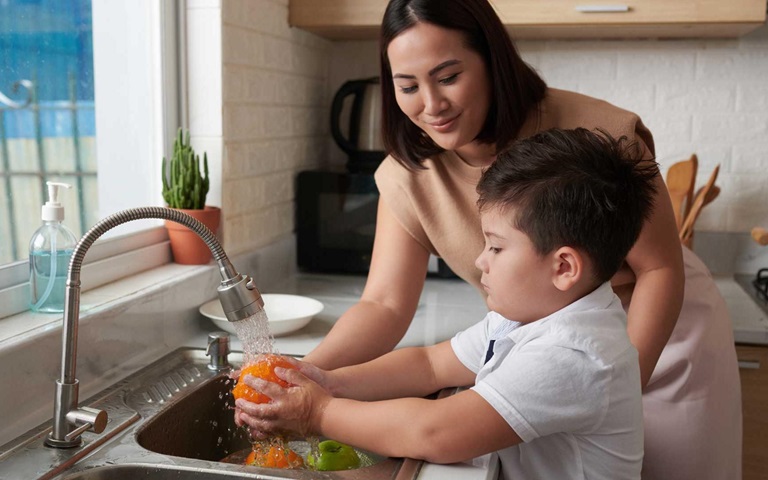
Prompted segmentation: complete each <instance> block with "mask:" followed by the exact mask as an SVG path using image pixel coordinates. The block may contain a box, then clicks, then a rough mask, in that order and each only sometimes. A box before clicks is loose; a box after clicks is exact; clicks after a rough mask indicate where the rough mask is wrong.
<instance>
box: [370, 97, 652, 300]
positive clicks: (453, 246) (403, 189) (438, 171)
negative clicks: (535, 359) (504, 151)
mask: <svg viewBox="0 0 768 480" xmlns="http://www.w3.org/2000/svg"><path fill="white" fill-rule="evenodd" d="M577 127H582V128H586V129H589V130H592V129H594V128H601V129H603V130H605V131H606V132H608V133H609V134H611V135H612V136H613V137H614V138H619V137H621V136H626V137H627V138H629V139H630V140H639V141H640V142H641V143H642V144H644V145H645V146H647V147H648V149H649V150H650V151H651V152H653V148H654V147H653V137H652V136H651V133H650V132H649V131H648V129H647V128H645V126H644V125H643V123H642V121H641V120H640V117H638V116H637V115H635V114H634V113H632V112H628V111H626V110H622V109H620V108H618V107H615V106H613V105H611V104H610V103H607V102H604V101H602V100H598V99H595V98H591V97H587V96H585V95H580V94H577V93H573V92H567V91H564V90H556V89H549V90H548V91H547V94H546V96H545V98H544V100H543V101H542V102H541V103H540V104H539V105H538V108H537V109H535V110H533V111H532V112H531V113H530V115H529V116H528V119H527V120H526V122H525V124H524V125H523V128H522V129H521V131H520V137H519V138H526V137H529V136H531V135H534V134H535V133H538V132H540V131H543V130H547V129H550V128H564V129H569V128H577ZM424 166H425V167H427V170H420V171H417V172H412V171H409V170H407V169H406V168H405V167H403V166H401V165H400V164H399V163H397V162H396V161H395V160H394V159H393V158H392V157H387V158H386V159H385V160H384V162H383V163H382V164H381V166H380V167H379V169H378V170H377V171H376V184H377V186H378V188H379V192H380V194H381V198H382V199H383V201H384V202H385V203H386V204H387V206H388V207H389V208H390V209H391V210H392V212H393V214H394V215H395V217H396V218H397V219H398V221H399V222H400V224H401V225H402V226H403V227H404V228H405V229H406V230H407V231H408V232H409V233H410V234H411V235H412V236H413V238H414V239H416V240H417V241H418V242H419V243H420V244H421V245H423V246H424V247H425V248H426V249H427V250H429V251H430V252H431V253H433V254H435V255H437V256H439V257H441V258H442V259H443V260H444V261H445V262H446V263H447V264H448V266H449V267H450V268H451V270H453V271H454V272H455V273H456V274H457V275H458V276H460V277H461V278H463V279H464V280H466V281H467V282H469V283H470V284H472V285H474V286H475V288H477V289H478V290H480V291H481V292H482V289H481V288H480V271H479V270H478V269H477V268H476V267H475V258H477V256H478V255H479V254H480V252H481V250H482V249H483V235H482V230H481V228H480V216H479V214H478V211H477V206H476V202H477V192H476V191H475V187H476V186H477V183H478V181H479V180H480V176H481V175H482V173H483V172H482V168H480V167H473V166H471V165H468V164H466V163H465V162H464V161H463V160H462V159H461V158H459V157H458V156H457V155H456V154H455V153H454V152H445V153H443V154H441V155H439V156H437V157H435V158H431V159H428V160H426V161H425V162H424ZM483 293H484V292H483Z"/></svg>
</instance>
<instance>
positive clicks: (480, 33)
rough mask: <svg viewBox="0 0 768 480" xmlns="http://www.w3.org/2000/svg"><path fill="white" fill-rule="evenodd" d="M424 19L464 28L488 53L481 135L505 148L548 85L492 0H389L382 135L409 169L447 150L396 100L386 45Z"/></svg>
mask: <svg viewBox="0 0 768 480" xmlns="http://www.w3.org/2000/svg"><path fill="white" fill-rule="evenodd" d="M420 22H424V23H430V24H432V25H436V26H438V27H443V28H448V29H451V30H456V31H458V32H461V33H462V34H463V35H464V37H465V42H466V46H467V47H468V48H470V49H472V50H474V51H475V52H477V53H478V54H480V56H481V57H483V60H484V62H485V66H486V68H487V69H488V78H489V79H490V82H491V102H490V109H489V110H488V116H487V118H486V120H485V125H483V128H482V129H481V131H480V133H479V134H478V136H477V138H476V140H478V141H480V142H482V143H487V144H494V145H496V146H497V148H498V150H499V151H500V150H503V149H504V148H506V147H507V146H509V144H511V143H512V142H513V141H514V140H515V138H516V137H517V133H518V132H519V131H520V128H521V127H522V125H523V123H524V122H525V119H526V117H527V116H528V112H529V111H530V110H531V108H533V107H534V106H535V105H536V104H537V103H539V102H540V101H541V100H542V99H543V98H544V94H545V91H546V88H547V85H546V83H545V82H544V80H542V78H541V77H540V76H539V75H538V74H537V73H536V71H534V70H533V69H532V68H531V67H530V66H528V65H527V64H526V63H525V62H524V61H523V59H522V58H520V55H519V54H518V52H517V50H516V49H515V46H514V44H513V43H512V40H511V39H510V38H509V35H508V34H507V31H506V30H505V29H504V25H503V24H502V23H501V20H500V19H499V17H498V15H496V12H495V11H494V10H493V7H492V6H491V4H490V3H488V0H390V2H389V4H388V5H387V8H386V10H385V12H384V19H383V21H382V25H381V36H380V41H379V49H380V61H381V95H382V136H383V141H384V146H385V148H386V150H387V151H388V152H389V153H390V154H392V156H393V157H394V158H395V160H397V161H398V162H400V164H401V165H403V166H404V167H406V168H408V169H410V170H420V169H423V168H425V167H424V166H423V165H422V162H423V161H424V159H426V158H429V157H433V156H434V155H436V154H438V153H441V152H443V151H444V150H443V149H442V148H441V147H439V146H438V145H437V144H435V143H434V142H433V141H432V139H431V138H429V136H427V135H426V134H424V132H423V131H422V130H421V129H420V128H419V127H417V126H416V125H414V124H413V122H412V121H411V120H410V119H409V118H408V117H407V116H406V115H405V114H404V113H403V112H402V111H401V110H400V107H399V106H398V105H397V100H396V99H395V85H394V82H393V80H392V67H391V66H390V64H389V57H388V55H387V48H388V47H389V44H390V42H392V40H394V38H395V37H397V36H398V35H400V34H401V33H403V32H404V31H405V30H407V29H409V28H411V27H413V26H414V25H416V24H417V23H420Z"/></svg>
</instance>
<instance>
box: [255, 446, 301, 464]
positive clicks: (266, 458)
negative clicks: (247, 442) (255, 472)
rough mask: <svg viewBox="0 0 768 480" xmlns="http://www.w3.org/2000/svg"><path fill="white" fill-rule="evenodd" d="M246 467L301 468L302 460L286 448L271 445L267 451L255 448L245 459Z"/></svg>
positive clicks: (259, 447)
mask: <svg viewBox="0 0 768 480" xmlns="http://www.w3.org/2000/svg"><path fill="white" fill-rule="evenodd" d="M245 464H246V465H252V466H256V467H267V468H301V467H303V466H304V460H303V459H302V458H301V457H300V456H299V454H297V453H296V452H294V451H293V450H291V449H290V448H288V447H285V446H282V445H271V446H270V447H269V449H266V448H265V447H261V446H255V445H254V450H253V451H252V452H251V453H250V454H249V455H248V458H246V459H245Z"/></svg>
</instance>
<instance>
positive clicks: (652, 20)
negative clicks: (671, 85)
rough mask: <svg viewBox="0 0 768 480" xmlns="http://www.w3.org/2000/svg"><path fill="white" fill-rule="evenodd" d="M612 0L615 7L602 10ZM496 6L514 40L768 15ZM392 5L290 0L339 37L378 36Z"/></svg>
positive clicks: (631, 4) (739, 21) (709, 3)
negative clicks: (608, 6) (387, 8)
mask: <svg viewBox="0 0 768 480" xmlns="http://www.w3.org/2000/svg"><path fill="white" fill-rule="evenodd" d="M606 3H608V4H610V7H611V10H612V11H602V12H601V11H600V6H601V5H605V4H606ZM491 4H493V6H494V8H495V9H496V12H497V13H498V14H499V17H501V20H502V22H504V24H505V25H506V26H507V29H508V30H509V31H510V33H511V34H512V36H513V37H514V38H633V37H634V38H657V37H658V38H671V37H736V36H739V35H743V34H745V33H747V32H749V31H751V30H754V29H756V28H758V27H760V26H761V25H762V24H763V23H764V22H765V17H766V0H728V1H723V0H625V1H622V0H617V1H612V2H602V1H601V2H593V1H591V0H547V1H543V0H491ZM386 6H387V0H289V3H288V17H289V18H288V22H289V23H290V24H291V25H292V26H295V27H299V28H302V29H305V30H308V31H310V32H313V33H316V34H318V35H320V36H323V37H326V38H330V39H334V40H343V39H360V38H362V39H376V38H377V37H378V32H379V26H380V25H381V19H382V17H383V15H384V9H385V8H386ZM617 7H618V8H617ZM602 8H603V9H605V8H606V7H602Z"/></svg>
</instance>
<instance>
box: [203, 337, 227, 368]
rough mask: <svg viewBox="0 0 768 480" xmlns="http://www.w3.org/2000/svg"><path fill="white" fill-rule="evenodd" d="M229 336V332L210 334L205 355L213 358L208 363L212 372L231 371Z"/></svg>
mask: <svg viewBox="0 0 768 480" xmlns="http://www.w3.org/2000/svg"><path fill="white" fill-rule="evenodd" d="M229 352H230V350H229V334H228V333H227V332H211V333H209V334H208V346H207V347H206V348H205V354H206V355H207V356H210V357H211V360H210V362H208V368H209V369H210V370H216V371H221V370H229V369H230V368H232V367H231V365H230V364H229V359H228V358H227V356H228V355H229Z"/></svg>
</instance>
